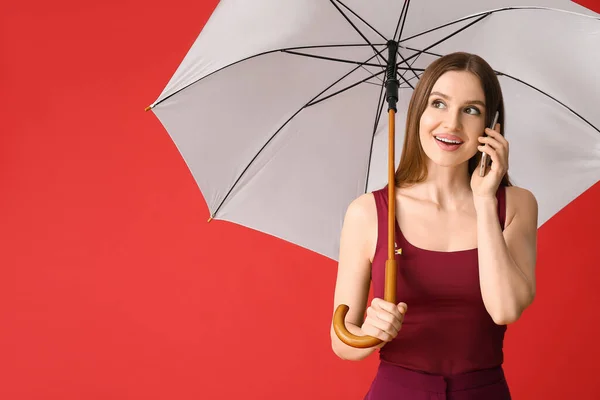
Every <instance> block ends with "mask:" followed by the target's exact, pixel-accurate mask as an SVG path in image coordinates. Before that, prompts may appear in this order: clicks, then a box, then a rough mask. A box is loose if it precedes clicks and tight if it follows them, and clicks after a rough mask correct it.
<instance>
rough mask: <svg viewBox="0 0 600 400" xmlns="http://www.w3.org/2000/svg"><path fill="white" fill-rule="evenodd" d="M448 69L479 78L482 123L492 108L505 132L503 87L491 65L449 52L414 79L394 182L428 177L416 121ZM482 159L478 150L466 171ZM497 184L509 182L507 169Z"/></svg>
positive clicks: (403, 183) (488, 120) (487, 121)
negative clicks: (483, 112) (484, 105)
mask: <svg viewBox="0 0 600 400" xmlns="http://www.w3.org/2000/svg"><path fill="white" fill-rule="evenodd" d="M448 71H467V72H471V73H472V74H474V75H475V76H477V77H478V78H479V81H480V82H481V86H482V88H483V93H484V94H485V104H486V116H485V125H486V127H488V126H489V125H490V124H491V123H492V118H494V114H495V111H496V110H498V111H499V113H500V115H499V118H498V123H500V133H501V134H502V136H504V101H503V99H502V90H501V88H500V82H498V78H497V77H496V73H495V72H494V70H493V69H492V67H490V65H489V64H488V63H487V62H486V61H485V60H484V59H483V58H481V57H479V56H477V55H475V54H469V53H462V52H459V53H452V54H448V55H446V56H444V57H441V58H438V59H437V60H435V61H434V62H433V63H431V65H429V67H427V69H426V70H425V72H424V73H423V76H422V77H421V79H420V80H419V82H418V83H417V87H416V88H415V91H414V92H413V95H412V97H411V99H410V104H409V106H408V112H407V115H406V135H405V139H404V145H403V147H402V155H401V157H400V165H399V166H398V169H397V170H396V186H397V187H405V186H410V185H412V184H415V183H419V182H423V181H424V180H425V179H426V178H427V164H426V158H427V156H426V155H425V152H424V151H423V147H421V140H420V137H419V122H420V120H421V115H422V114H423V112H424V111H425V108H426V107H427V104H428V102H429V95H430V94H431V90H432V88H433V85H434V84H435V83H436V82H437V80H438V79H439V77H440V76H442V75H443V74H444V73H446V72H448ZM480 160H481V152H480V151H478V152H477V153H476V154H475V155H474V156H473V157H471V159H470V160H469V174H472V173H473V171H475V168H477V166H478V165H479V162H480ZM500 185H503V186H511V183H510V180H509V178H508V173H507V174H505V175H504V177H503V178H502V181H501V182H500Z"/></svg>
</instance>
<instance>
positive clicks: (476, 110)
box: [465, 107, 481, 115]
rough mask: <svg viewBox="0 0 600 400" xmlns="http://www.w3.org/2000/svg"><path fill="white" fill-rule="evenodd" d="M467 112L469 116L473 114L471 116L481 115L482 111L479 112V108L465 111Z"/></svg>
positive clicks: (470, 108) (469, 108)
mask: <svg viewBox="0 0 600 400" xmlns="http://www.w3.org/2000/svg"><path fill="white" fill-rule="evenodd" d="M465 111H466V112H467V114H471V115H479V114H481V111H479V109H478V108H477V107H467V108H466V109H465Z"/></svg>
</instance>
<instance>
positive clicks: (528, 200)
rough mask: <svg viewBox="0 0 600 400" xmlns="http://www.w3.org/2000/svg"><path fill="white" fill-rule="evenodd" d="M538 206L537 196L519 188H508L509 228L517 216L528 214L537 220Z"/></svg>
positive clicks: (507, 209)
mask: <svg viewBox="0 0 600 400" xmlns="http://www.w3.org/2000/svg"><path fill="white" fill-rule="evenodd" d="M537 213H538V204H537V199H536V198H535V195H534V194H533V193H532V192H531V191H530V190H528V189H525V188H522V187H519V186H506V219H507V221H506V222H507V224H506V225H507V226H508V225H509V224H510V222H511V221H512V220H513V218H514V217H515V215H517V214H528V215H530V216H532V217H533V216H535V218H537Z"/></svg>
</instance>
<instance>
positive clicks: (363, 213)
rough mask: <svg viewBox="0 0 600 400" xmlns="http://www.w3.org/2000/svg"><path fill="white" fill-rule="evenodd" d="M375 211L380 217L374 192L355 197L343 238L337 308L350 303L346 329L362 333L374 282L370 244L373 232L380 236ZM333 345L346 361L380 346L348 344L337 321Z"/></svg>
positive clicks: (345, 219)
mask: <svg viewBox="0 0 600 400" xmlns="http://www.w3.org/2000/svg"><path fill="white" fill-rule="evenodd" d="M374 211H375V218H377V216H376V210H375V203H374V200H373V195H372V194H366V195H363V196H361V197H359V198H358V199H356V200H354V201H353V202H352V203H351V204H350V205H349V206H348V209H347V211H346V216H345V218H344V225H343V227H342V233H341V237H340V255H339V262H338V273H337V280H336V284H335V295H334V311H335V309H336V308H337V306H338V305H339V304H346V305H347V306H348V307H349V308H350V310H349V311H348V314H347V315H346V328H348V330H349V331H350V333H353V334H355V335H360V336H362V335H363V333H362V332H361V329H360V327H361V326H362V324H363V319H364V314H365V309H366V305H367V298H368V295H369V286H370V282H371V262H370V260H369V258H370V257H369V250H370V249H371V248H372V247H371V246H369V244H370V243H369V235H373V234H375V235H377V232H376V229H377V227H376V225H375V226H373V212H374ZM375 237H376V236H375ZM372 240H373V239H371V243H372ZM331 347H332V349H333V351H334V352H335V354H337V356H338V357H340V358H342V359H345V360H362V359H363V358H365V357H368V356H369V355H370V354H371V353H373V352H374V351H375V350H376V349H377V347H372V348H368V349H357V348H354V347H350V346H348V345H346V344H344V343H343V342H342V341H341V340H340V339H339V338H338V337H337V335H336V334H335V332H334V330H333V324H332V325H331Z"/></svg>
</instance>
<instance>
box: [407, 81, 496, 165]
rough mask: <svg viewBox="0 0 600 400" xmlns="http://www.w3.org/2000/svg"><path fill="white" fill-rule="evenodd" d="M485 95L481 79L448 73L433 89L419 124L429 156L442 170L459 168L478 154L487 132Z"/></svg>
mask: <svg viewBox="0 0 600 400" xmlns="http://www.w3.org/2000/svg"><path fill="white" fill-rule="evenodd" d="M485 116H486V108H485V95H484V93H483V88H482V87H481V83H480V81H479V78H478V77H477V76H475V75H473V74H472V73H470V72H466V71H448V72H446V73H444V74H443V75H442V76H440V77H439V79H438V80H437V82H436V83H435V84H434V85H433V89H432V90H431V94H430V96H429V99H428V103H427V107H426V108H425V111H424V112H423V114H422V115H421V119H420V122H419V137H420V140H421V146H422V147H423V150H424V151H425V154H426V155H427V157H429V159H431V161H433V162H434V163H435V164H437V165H440V166H447V167H449V166H455V165H460V164H461V163H464V162H466V161H468V160H469V159H470V158H471V157H473V156H474V155H475V154H476V153H477V146H478V145H479V142H478V140H477V138H478V137H479V136H481V135H483V133H484V130H485Z"/></svg>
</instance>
